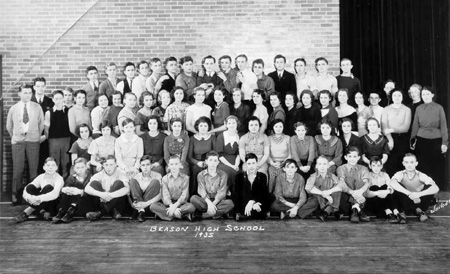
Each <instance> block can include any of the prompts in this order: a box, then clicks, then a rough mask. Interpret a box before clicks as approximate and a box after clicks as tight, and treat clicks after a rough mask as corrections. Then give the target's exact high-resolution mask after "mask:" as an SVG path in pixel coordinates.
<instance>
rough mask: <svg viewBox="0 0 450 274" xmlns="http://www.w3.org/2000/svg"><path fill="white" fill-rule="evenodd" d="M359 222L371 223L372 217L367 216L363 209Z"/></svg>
mask: <svg viewBox="0 0 450 274" xmlns="http://www.w3.org/2000/svg"><path fill="white" fill-rule="evenodd" d="M358 215H359V220H360V221H361V222H370V217H369V216H367V215H366V213H365V212H364V211H363V210H362V209H361V211H360V212H359V214H358Z"/></svg>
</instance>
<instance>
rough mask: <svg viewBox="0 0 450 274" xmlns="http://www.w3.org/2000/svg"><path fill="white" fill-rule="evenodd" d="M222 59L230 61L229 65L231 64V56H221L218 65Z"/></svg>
mask: <svg viewBox="0 0 450 274" xmlns="http://www.w3.org/2000/svg"><path fill="white" fill-rule="evenodd" d="M222 59H228V60H230V63H231V62H232V60H231V56H230V55H223V56H221V57H220V58H219V63H220V61H222Z"/></svg>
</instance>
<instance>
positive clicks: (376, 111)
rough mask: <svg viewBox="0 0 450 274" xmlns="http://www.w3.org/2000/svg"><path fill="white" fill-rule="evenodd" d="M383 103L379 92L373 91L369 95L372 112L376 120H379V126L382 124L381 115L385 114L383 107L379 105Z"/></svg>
mask: <svg viewBox="0 0 450 274" xmlns="http://www.w3.org/2000/svg"><path fill="white" fill-rule="evenodd" d="M380 102H381V97H380V93H379V92H378V91H377V90H371V91H370V94H369V103H370V106H369V108H370V110H371V111H372V113H373V116H372V117H374V118H375V119H377V120H378V122H379V124H381V115H382V114H383V109H384V108H383V107H381V106H380V105H379V104H380Z"/></svg>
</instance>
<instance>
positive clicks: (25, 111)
mask: <svg viewBox="0 0 450 274" xmlns="http://www.w3.org/2000/svg"><path fill="white" fill-rule="evenodd" d="M22 121H23V123H24V124H28V121H30V117H29V116H28V110H27V105H24V106H23V119H22Z"/></svg>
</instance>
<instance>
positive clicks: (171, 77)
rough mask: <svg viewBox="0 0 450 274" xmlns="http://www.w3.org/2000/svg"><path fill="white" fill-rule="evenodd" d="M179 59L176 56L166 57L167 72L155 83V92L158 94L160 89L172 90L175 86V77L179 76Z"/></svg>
mask: <svg viewBox="0 0 450 274" xmlns="http://www.w3.org/2000/svg"><path fill="white" fill-rule="evenodd" d="M177 67H178V61H177V58H175V57H169V58H167V59H166V66H165V68H166V74H165V75H164V76H162V77H161V78H159V80H158V82H157V83H156V85H155V92H156V94H155V95H157V94H158V93H159V91H160V90H167V91H168V92H171V91H172V89H173V87H174V86H175V78H176V77H177Z"/></svg>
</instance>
